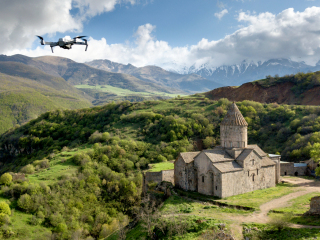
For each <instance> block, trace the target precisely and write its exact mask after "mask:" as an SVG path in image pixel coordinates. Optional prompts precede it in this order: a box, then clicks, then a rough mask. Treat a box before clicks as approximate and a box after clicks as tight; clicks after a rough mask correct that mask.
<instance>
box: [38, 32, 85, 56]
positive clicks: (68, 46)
mask: <svg viewBox="0 0 320 240" xmlns="http://www.w3.org/2000/svg"><path fill="white" fill-rule="evenodd" d="M37 37H38V38H40V40H41V41H40V43H41V45H50V47H51V51H52V53H53V47H56V46H59V47H61V48H63V49H68V50H69V49H71V48H72V45H73V44H78V45H86V50H85V51H87V49H88V40H87V39H83V38H85V37H86V36H77V37H74V38H73V39H71V40H67V41H64V40H63V39H62V38H59V41H58V42H45V41H44V40H43V37H41V36H37ZM77 39H81V40H83V42H77Z"/></svg>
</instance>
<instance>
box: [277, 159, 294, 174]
mask: <svg viewBox="0 0 320 240" xmlns="http://www.w3.org/2000/svg"><path fill="white" fill-rule="evenodd" d="M280 175H281V176H287V175H289V176H293V175H294V163H293V162H280Z"/></svg>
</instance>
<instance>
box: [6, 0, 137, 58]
mask: <svg viewBox="0 0 320 240" xmlns="http://www.w3.org/2000/svg"><path fill="white" fill-rule="evenodd" d="M120 3H124V4H135V0H41V1H39V0H27V1H26V0H14V1H12V0H1V1H0V36H1V40H2V41H1V45H0V53H3V52H4V51H11V50H14V49H24V48H26V47H30V46H31V44H32V42H33V41H34V40H35V35H43V34H55V33H56V32H62V33H63V32H66V31H74V32H80V31H81V30H82V22H83V21H84V20H86V19H88V18H89V17H93V16H95V15H97V14H101V13H103V12H108V11H112V10H113V9H114V7H115V5H116V4H120ZM71 9H78V10H79V13H78V14H76V16H72V15H71V13H70V10H71Z"/></svg>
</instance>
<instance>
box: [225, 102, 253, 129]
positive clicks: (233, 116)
mask: <svg viewBox="0 0 320 240" xmlns="http://www.w3.org/2000/svg"><path fill="white" fill-rule="evenodd" d="M221 125H225V126H248V123H247V122H246V120H245V119H244V117H243V116H242V114H241V112H240V110H239V108H238V107H237V105H236V104H235V102H233V103H232V104H231V107H230V109H229V110H228V112H227V115H226V116H225V117H224V119H223V120H222V122H221Z"/></svg>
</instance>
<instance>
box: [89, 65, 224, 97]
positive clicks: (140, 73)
mask: <svg viewBox="0 0 320 240" xmlns="http://www.w3.org/2000/svg"><path fill="white" fill-rule="evenodd" d="M86 64H87V65H89V66H91V67H94V68H97V69H101V70H105V71H109V72H114V73H125V74H129V75H131V76H134V77H136V78H138V79H141V80H142V81H145V82H149V83H155V84H158V85H160V86H166V87H169V88H171V89H180V90H181V91H184V92H187V93H196V92H204V91H208V90H211V89H214V88H218V87H223V86H225V85H224V84H222V83H217V82H215V81H212V80H211V79H207V78H205V77H202V76H200V75H198V74H194V73H191V74H179V73H175V72H170V71H166V70H164V69H163V68H160V67H157V66H145V67H139V68H138V67H135V66H133V65H131V64H127V65H124V64H120V63H115V62H112V61H110V60H94V61H91V62H86Z"/></svg>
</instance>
